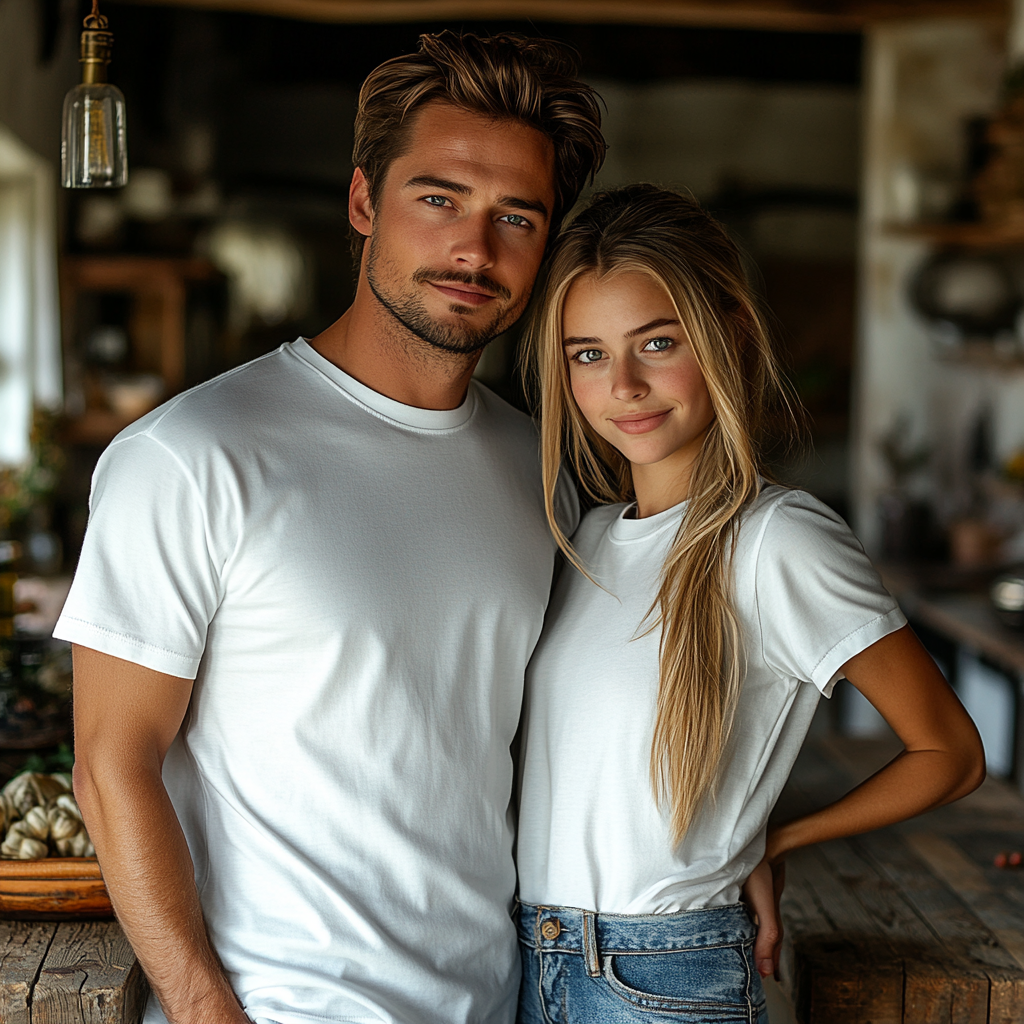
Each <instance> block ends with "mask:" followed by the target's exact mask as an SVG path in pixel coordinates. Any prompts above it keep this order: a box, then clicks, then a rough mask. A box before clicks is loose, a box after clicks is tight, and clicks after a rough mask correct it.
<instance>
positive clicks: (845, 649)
mask: <svg viewBox="0 0 1024 1024" xmlns="http://www.w3.org/2000/svg"><path fill="white" fill-rule="evenodd" d="M539 309H540V311H539V313H538V315H537V317H536V318H535V321H534V324H533V328H532V332H531V350H532V359H533V365H534V366H535V367H536V369H537V373H538V377H539V383H540V393H541V413H542V446H543V456H544V486H545V491H546V498H547V507H548V515H549V520H550V523H551V528H552V530H553V531H554V533H555V537H556V539H557V540H558V543H559V545H560V547H561V548H562V550H563V552H564V553H565V555H566V557H567V559H568V561H569V563H570V567H567V568H566V570H565V572H563V573H562V576H561V578H560V580H559V583H558V585H557V587H556V590H555V593H554V595H553V598H552V602H551V605H550V608H549V612H548V620H547V623H546V625H545V631H544V634H543V636H542V638H541V641H540V643H539V644H538V646H537V650H536V653H535V654H534V658H533V661H532V663H531V666H530V670H529V674H528V696H527V716H526V725H525V731H524V741H523V770H522V789H521V806H520V829H519V841H518V862H519V872H520V899H521V901H522V905H521V908H520V911H519V927H520V940H521V948H522V952H523V987H522V993H521V1002H520V1021H521V1022H522V1024H540V1022H544V1024H582V1022H587V1024H591V1022H594V1024H597V1022H600V1024H616V1022H631V1021H645V1022H648V1024H653V1022H656V1021H658V1020H661V1019H665V1020H669V1019H671V1020H673V1021H690V1022H696V1021H714V1022H720V1021H746V1022H748V1024H754V1022H758V1024H764V1022H765V1021H766V1020H767V1016H766V1013H765V1009H764V993H763V989H762V986H761V977H760V976H762V975H764V976H766V975H767V974H769V973H771V972H772V970H773V969H774V968H775V967H776V966H777V963H778V947H779V941H778V940H779V936H780V934H781V933H780V931H779V930H778V929H777V928H776V927H775V926H774V921H773V916H774V915H773V907H772V899H771V894H772V890H773V875H774V879H775V887H776V888H780V887H781V885H780V883H781V865H782V863H783V859H784V858H785V856H786V854H787V853H789V852H790V851H791V850H793V849H796V848H797V847H800V846H805V845H808V844H811V843H817V842H821V841H823V840H826V839H834V838H837V837H840V836H847V835H851V834H854V833H857V832H864V831H867V830H869V829H874V828H879V827H881V826H883V825H888V824H891V823H893V822H896V821H900V820H902V819H905V818H909V817H911V816H912V815H915V814H919V813H921V812H922V811H925V810H928V809H929V808H932V807H936V806H938V805H940V804H943V803H947V802H949V801H951V800H955V799H957V798H958V797H960V796H963V795H964V794H966V793H968V792H970V791H971V790H972V789H973V788H974V787H976V786H977V785H979V784H980V782H981V780H982V778H983V776H984V766H983V757H982V751H981V745H980V740H979V738H978V735H977V731H976V730H975V728H974V726H973V724H972V723H971V721H970V719H969V718H968V717H967V715H966V714H965V712H964V710H963V708H962V707H961V705H960V704H959V702H958V701H957V699H956V697H955V695H954V694H953V692H952V691H951V690H950V688H949V687H948V686H947V685H946V683H945V681H944V679H943V678H942V676H941V675H940V674H939V672H938V670H937V669H936V667H935V664H934V662H933V661H932V660H931V658H930V657H929V656H928V654H927V653H926V652H925V651H924V649H923V648H922V647H921V646H920V644H919V643H918V641H917V639H916V638H915V637H914V635H913V633H912V632H911V631H910V629H909V627H908V626H907V624H906V619H905V618H904V617H903V615H902V613H901V612H900V610H899V609H898V607H897V606H896V603H895V601H893V599H892V598H891V597H890V596H889V594H888V593H887V592H886V591H885V590H884V588H883V587H882V585H881V583H880V582H879V579H878V576H877V574H876V573H875V571H874V570H873V569H872V567H871V565H870V563H869V562H868V560H867V558H866V557H865V556H864V553H863V551H862V549H861V548H860V546H859V544H858V543H857V541H856V539H855V538H854V537H853V535H852V534H851V533H850V531H849V529H848V528H847V527H846V525H845V524H844V523H843V522H842V520H840V519H839V518H838V517H837V516H836V515H834V514H833V513H832V512H831V511H830V510H829V509H828V508H826V507H825V506H824V505H822V504H821V503H820V502H818V501H817V500H816V499H814V498H813V497H811V496H810V495H809V494H806V493H804V492H801V491H795V490H787V489H785V488H782V487H778V486H772V485H769V484H767V483H766V482H765V481H764V471H763V468H762V461H761V450H762V449H761V445H762V442H763V436H764V431H765V426H766V423H767V422H768V420H769V418H771V419H772V420H773V421H774V422H775V423H778V422H780V421H782V422H787V421H788V422H792V417H791V416H790V415H789V407H788V404H787V401H786V399H785V391H784V388H783V386H782V383H781V379H780V374H779V370H778V368H777V366H776V364H775V362H774V360H773V357H772V353H771V346H770V343H769V339H768V336H767V333H766V330H765V327H764V323H763V321H762V319H761V317H760V315H759V313H758V311H757V307H756V302H755V300H754V297H753V295H752V292H751V290H750V287H749V285H748V284H747V282H746V280H745V277H744V273H743V269H742V265H741V260H740V256H739V253H738V252H737V250H736V248H735V246H733V244H732V243H731V242H730V241H729V239H728V237H727V235H726V234H725V232H724V230H723V229H722V228H721V227H720V226H719V225H718V224H717V223H716V222H715V221H714V220H712V219H711V218H710V217H709V216H708V215H707V214H706V213H704V211H702V210H701V209H700V207H699V206H698V205H697V204H696V203H695V202H693V201H692V200H691V199H688V198H684V197H682V196H680V195H677V194H675V193H672V192H668V191H665V190H663V189H658V188H656V187H654V186H650V185H636V186H630V187H628V188H624V189H619V190H617V191H614V192H608V193H604V194H601V195H599V196H597V197H596V198H595V200H594V201H593V203H592V205H591V206H590V207H589V208H588V209H587V210H586V211H585V212H583V213H582V214H581V215H580V216H579V217H577V218H576V220H575V221H574V222H573V223H572V225H571V226H570V227H569V228H567V229H566V230H565V231H564V232H563V234H562V235H561V236H560V238H559V240H558V242H557V244H556V246H555V250H554V252H553V254H552V260H551V264H550V270H549V273H548V277H547V282H546V285H545V288H544V292H543V296H542V303H541V305H540V307H539ZM563 460H568V461H569V462H570V463H571V464H572V466H573V468H574V469H575V471H576V474H577V476H578V479H579V481H580V484H581V487H582V488H583V490H584V491H585V492H586V493H587V494H588V495H589V496H590V497H591V498H592V499H594V500H595V501H597V502H602V503H606V504H601V505H599V506H598V507H597V508H595V509H594V510H593V511H591V512H590V513H589V514H588V515H587V516H586V517H585V518H584V520H583V522H582V524H581V525H580V527H579V529H578V531H577V532H576V534H575V536H574V538H573V541H572V544H571V545H570V543H569V541H568V540H567V538H566V537H565V536H564V535H563V534H562V533H561V531H560V530H559V527H558V524H557V522H556V519H555V515H554V501H555V497H554V495H555V487H556V481H557V478H558V473H559V466H560V464H561V463H562V461H563ZM843 677H845V678H847V679H849V680H850V682H851V683H853V685H854V686H856V687H857V688H858V689H859V690H860V691H861V692H862V693H863V694H864V695H865V696H866V697H867V698H868V699H869V700H870V701H871V702H872V704H874V706H875V707H876V708H877V709H878V710H879V711H880V712H881V714H882V715H883V716H884V717H885V719H886V721H887V722H888V723H889V724H890V725H891V726H892V728H893V729H894V730H895V732H896V733H897V735H898V736H899V737H900V739H901V740H902V741H903V743H904V745H905V749H904V751H903V752H902V753H901V754H900V756H899V757H897V758H896V759H895V760H893V761H892V762H891V763H890V764H889V765H887V766H886V767H885V768H883V769H882V770H881V771H879V772H878V773H877V774H876V775H874V776H873V777H872V778H870V779H868V780H867V781H866V782H864V783H863V784H862V785H861V786H859V787H858V788H857V789H855V790H853V791H852V792H851V793H849V794H848V795H847V796H846V797H844V798H843V799H842V800H840V801H838V802H837V803H835V804H833V805H831V806H829V807H826V808H824V809H822V810H820V811H817V812H815V813H813V814H810V815H808V816H806V817H803V818H800V819H798V820H796V821H792V822H789V823H788V824H786V825H783V826H781V827H779V828H776V829H774V830H773V831H770V832H767V833H766V827H767V820H768V815H769V812H770V811H771V809H772V807H773V805H774V804H775V801H776V799H777V797H778V795H779V792H780V790H781V789H782V787H783V785H784V783H785V781H786V778H787V776H788V775H789V772H790V769H791V768H792V765H793V761H794V759H795V758H796V755H797V752H798V750H799V748H800V745H801V742H802V741H803V738H804V736H805V734H806V731H807V728H808V725H809V723H810V720H811V716H812V715H813V713H814V710H815V706H816V704H817V700H818V696H819V693H822V694H825V695H826V696H828V695H829V694H830V692H831V690H832V687H833V685H834V684H835V682H836V681H837V680H838V679H840V678H843ZM744 885H746V895H747V896H748V898H749V900H750V902H751V903H752V905H754V906H756V907H757V909H758V911H759V912H760V916H761V918H762V929H761V933H760V934H759V936H758V945H757V948H756V951H755V948H754V938H755V930H754V927H753V925H752V923H751V920H750V917H749V915H748V913H747V911H746V909H745V907H744V905H743V904H741V903H740V902H739V899H740V895H741V889H742V888H743V887H744Z"/></svg>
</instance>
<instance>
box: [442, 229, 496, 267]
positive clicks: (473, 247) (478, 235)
mask: <svg viewBox="0 0 1024 1024" xmlns="http://www.w3.org/2000/svg"><path fill="white" fill-rule="evenodd" d="M456 231H457V234H456V238H455V242H454V244H453V245H452V258H453V259H454V261H455V263H456V264H457V265H458V266H459V268H460V269H462V270H473V271H478V270H486V269H487V268H488V267H491V266H493V265H494V250H495V246H494V227H493V225H492V224H491V221H490V218H489V217H486V216H472V217H465V218H462V219H461V220H459V222H458V227H457V228H456Z"/></svg>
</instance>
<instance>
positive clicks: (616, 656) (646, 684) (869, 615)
mask: <svg viewBox="0 0 1024 1024" xmlns="http://www.w3.org/2000/svg"><path fill="white" fill-rule="evenodd" d="M630 511H632V509H631V508H628V509H627V508H626V507H625V506H623V505H611V506H604V507H602V508H598V509H595V510H594V511H592V512H590V513H589V514H588V515H587V516H586V517H585V518H584V521H583V523H582V524H581V526H580V528H579V530H578V531H577V533H576V536H575V538H574V539H573V544H574V546H575V549H576V551H577V552H578V554H579V556H580V558H581V561H582V564H583V565H584V566H586V567H587V569H588V571H589V572H590V573H591V574H592V575H593V576H594V578H595V579H596V580H597V581H598V582H599V583H600V584H601V585H602V586H603V587H605V588H606V589H604V590H602V589H601V588H600V587H598V586H595V585H594V584H593V583H591V582H590V581H589V580H588V579H586V577H584V576H583V575H581V574H580V573H578V572H575V571H572V570H568V569H567V570H566V571H565V572H563V574H562V576H561V578H560V580H559V582H558V585H557V586H556V588H555V593H554V594H553V596H552V599H551V605H550V607H549V609H548V617H547V622H546V624H545V628H544V633H543V635H542V637H541V640H540V642H539V643H538V645H537V650H536V652H535V653H534V657H533V660H532V661H531V663H530V667H529V669H528V672H527V698H526V712H525V719H524V734H523V748H522V749H523V755H522V784H521V799H520V815H519V838H518V846H517V850H518V865H519V893H520V898H521V899H522V900H523V901H524V902H526V903H532V904H540V905H548V906H569V907H579V908H582V909H585V910H595V911H598V912H602V913H615V914H667V913H675V912H679V911H684V910H691V909H696V908H699V907H714V906H723V905H727V904H730V903H735V902H736V901H737V900H738V899H739V893H740V887H741V885H742V883H743V882H744V881H745V879H746V877H747V875H749V874H750V871H751V870H752V869H753V868H754V867H755V866H756V865H757V864H758V862H759V861H760V860H761V858H762V857H763V855H764V840H765V827H766V823H767V820H768V815H769V813H770V811H771V809H772V807H773V806H774V805H775V801H776V800H777V799H778V796H779V793H780V791H781V789H782V787H783V785H784V784H785V782H786V779H787V778H788V776H789V773H790V770H791V769H792V766H793V762H794V760H795V759H796V755H797V753H798V752H799V749H800V745H801V743H802V742H803V739H804V736H805V735H806V733H807V728H808V726H809V725H810V721H811V716H812V715H813V714H814V709H815V706H816V704H817V701H818V695H819V692H820V693H823V694H825V695H826V696H829V695H830V694H831V691H832V687H833V685H834V684H835V682H836V681H837V679H839V678H841V675H840V669H841V667H842V666H843V665H844V664H845V663H846V662H847V661H848V660H849V659H850V658H852V657H853V656H854V655H856V654H858V653H860V652H861V651H863V650H864V649H865V648H867V647H869V646H870V645H871V644H873V643H874V642H875V641H876V640H879V639H881V638H882V637H884V636H885V635H886V634H888V633H891V632H892V631H894V630H896V629H899V628H900V627H901V626H903V625H905V623H906V619H905V618H904V617H903V614H902V613H901V612H900V610H899V608H898V607H897V606H896V602H895V601H894V600H893V599H892V597H891V596H890V595H889V594H888V593H887V592H886V591H885V589H884V588H883V587H882V585H881V582H880V581H879V579H878V575H877V573H876V572H875V571H874V569H873V568H872V566H871V564H870V562H869V561H868V559H867V557H866V556H865V554H864V552H863V550H862V549H861V547H860V545H859V543H858V542H857V540H856V538H855V537H854V536H853V534H852V533H851V532H850V530H849V529H848V528H847V526H846V525H845V524H844V523H843V521H842V520H841V519H839V517H838V516H836V515H835V514H834V513H833V512H831V511H830V510H829V509H828V508H826V507H825V506H824V505H823V504H822V503H821V502H819V501H817V500H816V499H815V498H813V497H811V495H809V494H807V493H805V492H802V491H791V490H784V489H783V488H780V487H774V486H771V487H766V488H764V490H763V491H762V493H761V495H760V496H759V497H758V499H757V500H756V501H755V502H754V503H753V505H752V507H751V508H750V509H749V510H747V511H746V512H745V513H744V514H743V517H742V520H741V524H740V527H739V530H738V536H737V538H736V541H735V554H734V560H733V574H734V576H733V588H734V591H733V593H734V598H733V599H734V607H735V610H736V612H737V615H738V617H739V621H740V626H741V630H742V636H743V656H744V664H745V669H746V671H745V675H744V679H743V685H742V689H741V691H740V697H739V707H738V710H737V714H736V718H735V724H734V727H733V731H732V735H731V739H730V741H729V742H728V744H727V746H726V750H725V754H724V757H723V761H722V765H721V770H720V777H719V780H718V786H717V790H716V795H715V798H714V800H708V801H706V802H705V804H704V805H703V807H702V808H701V810H700V811H699V812H698V816H697V817H696V819H695V820H694V822H693V824H692V825H691V827H690V829H689V831H688V832H687V833H686V835H685V836H684V837H683V840H682V842H681V843H680V844H679V845H678V846H676V847H674V848H673V845H672V842H671V838H670V835H671V833H670V827H669V811H668V808H659V807H658V806H657V804H656V802H655V799H654V796H653V792H652V789H651V782H650V757H651V741H652V735H653V728H654V716H655V706H656V699H657V693H658V644H659V640H660V629H656V630H654V631H651V632H647V634H646V635H643V634H644V632H645V630H646V629H647V627H648V626H649V625H650V620H647V621H646V622H645V616H646V615H647V612H648V609H649V608H650V606H651V603H652V601H653V600H654V597H655V595H656V593H657V588H658V582H659V577H660V573H661V570H662V566H663V564H664V561H665V557H666V555H667V554H668V550H669V548H670V546H671V544H672V541H673V539H674V537H675V534H676V531H677V529H678V527H679V524H680V522H681V520H682V516H683V514H684V513H685V503H684V504H683V505H679V506H676V507H675V508H671V509H668V510H666V511H665V512H662V513H659V514H658V515H654V516H650V517H649V518H646V519H631V518H626V517H625V514H627V513H628V512H630ZM642 624H643V625H642Z"/></svg>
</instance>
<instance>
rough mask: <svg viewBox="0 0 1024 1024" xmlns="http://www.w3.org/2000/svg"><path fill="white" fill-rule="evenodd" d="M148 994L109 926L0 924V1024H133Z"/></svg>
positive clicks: (113, 926)
mask: <svg viewBox="0 0 1024 1024" xmlns="http://www.w3.org/2000/svg"><path fill="white" fill-rule="evenodd" d="M148 994H149V986H148V985H147V984H146V979H145V977H144V976H143V974H142V968H140V967H139V965H138V962H137V961H136V959H135V954H134V953H133V952H132V949H131V946H129V945H128V940H127V939H126V938H125V937H124V932H122V931H121V927H120V925H118V924H117V923H116V922H114V921H75V922H71V921H65V922H61V923H57V922H48V921H0V1022H2V1024H137V1022H138V1021H139V1020H141V1018H142V1012H143V1010H144V1009H145V1005H146V997H147V996H148Z"/></svg>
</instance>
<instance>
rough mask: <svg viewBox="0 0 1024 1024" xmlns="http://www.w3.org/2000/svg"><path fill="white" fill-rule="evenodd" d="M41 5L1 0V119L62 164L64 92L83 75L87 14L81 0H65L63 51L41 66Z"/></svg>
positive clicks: (59, 46) (29, 0)
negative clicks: (83, 19) (82, 39)
mask: <svg viewBox="0 0 1024 1024" xmlns="http://www.w3.org/2000/svg"><path fill="white" fill-rule="evenodd" d="M39 8H40V5H39V4H37V3H36V2H35V0H0V123H3V124H5V125H7V127H8V128H10V129H11V131H13V132H14V134H15V135H17V136H18V137H19V138H20V139H21V140H22V142H24V143H26V145H28V146H29V147H30V148H31V149H33V150H35V152H36V153H38V154H39V155H40V156H42V157H44V158H45V159H47V160H49V161H51V162H52V163H54V164H56V163H57V162H59V160H60V117H61V108H62V106H63V103H64V94H65V93H66V92H67V91H68V89H70V88H71V86H72V85H74V84H75V82H77V81H78V79H79V65H78V37H79V33H80V32H81V15H80V14H79V13H78V5H77V4H76V3H75V0H63V3H62V7H61V20H60V34H59V37H58V43H57V50H56V52H55V54H54V56H53V59H52V60H51V61H50V62H49V63H47V64H41V63H40V61H39V51H40V33H41V25H40V19H39ZM115 27H116V26H115ZM115 35H116V33H115Z"/></svg>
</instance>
